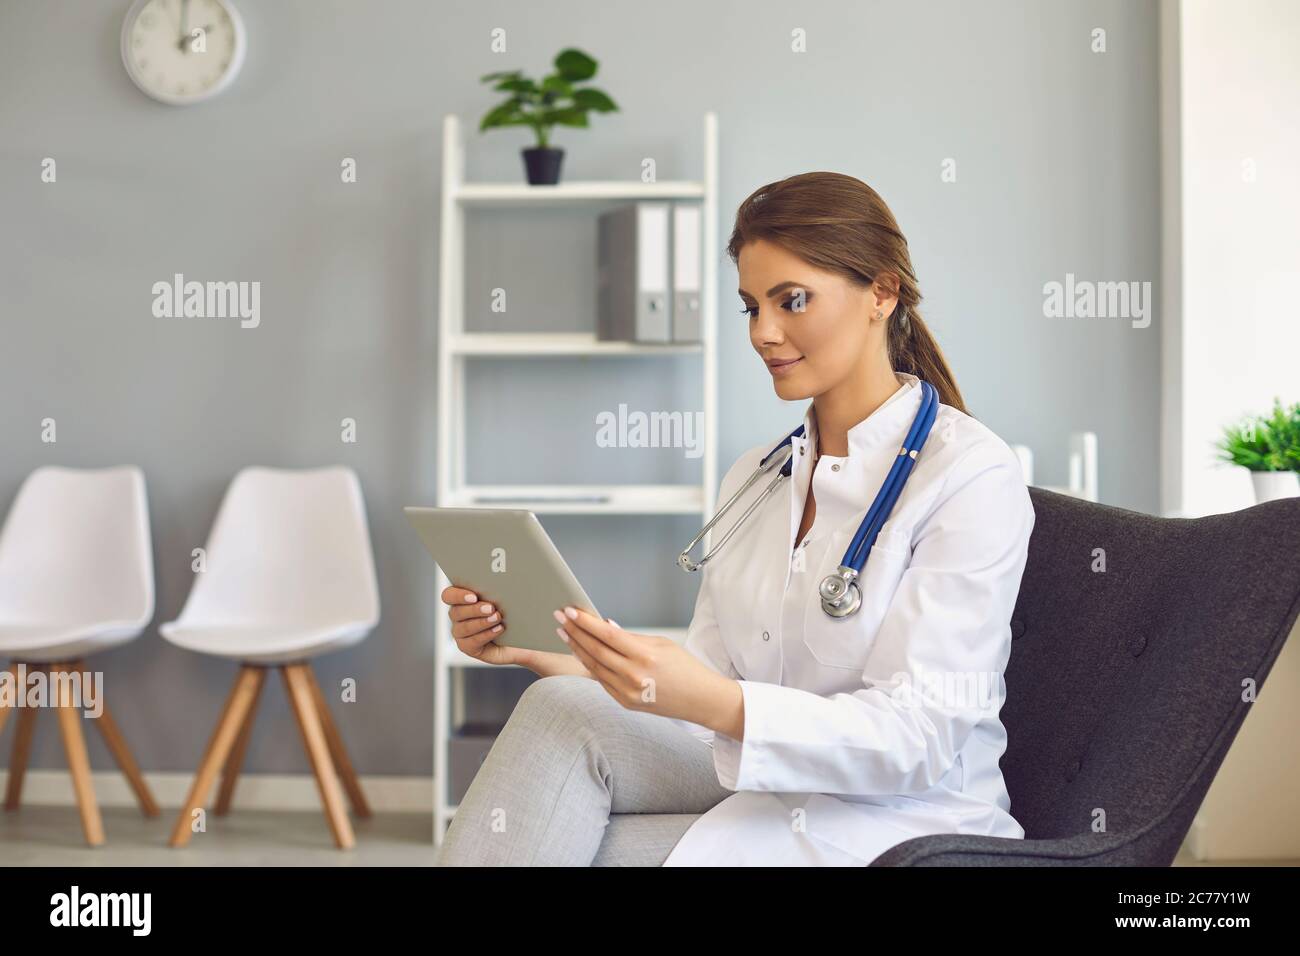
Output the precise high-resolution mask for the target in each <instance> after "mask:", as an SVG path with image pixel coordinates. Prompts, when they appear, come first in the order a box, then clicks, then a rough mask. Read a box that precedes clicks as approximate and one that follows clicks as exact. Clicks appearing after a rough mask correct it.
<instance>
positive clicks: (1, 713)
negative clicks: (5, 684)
mask: <svg viewBox="0 0 1300 956" xmlns="http://www.w3.org/2000/svg"><path fill="white" fill-rule="evenodd" d="M5 671H6V672H8V674H9V675H10V680H12V681H13V683H14V687H15V689H16V692H17V693H22V688H20V687H18V665H17V664H10V665H9V666H8V667H6V668H5ZM16 709H17V708H16V707H0V734H2V733H4V732H5V724H7V723H8V722H9V711H11V710H16Z"/></svg>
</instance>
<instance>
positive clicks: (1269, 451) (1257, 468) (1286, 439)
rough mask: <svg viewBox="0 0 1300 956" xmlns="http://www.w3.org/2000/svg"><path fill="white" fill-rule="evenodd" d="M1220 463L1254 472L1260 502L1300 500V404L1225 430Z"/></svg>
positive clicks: (1277, 402) (1279, 405) (1276, 401)
mask: <svg viewBox="0 0 1300 956" xmlns="http://www.w3.org/2000/svg"><path fill="white" fill-rule="evenodd" d="M1217 447H1218V449H1219V453H1220V460H1222V461H1227V462H1231V463H1232V464H1234V465H1241V466H1243V467H1245V468H1248V469H1250V477H1251V481H1252V482H1253V483H1254V486H1255V500H1256V501H1257V502H1264V501H1272V500H1274V499H1276V498H1295V497H1300V402H1297V403H1296V404H1295V405H1292V406H1291V407H1290V408H1284V407H1283V406H1282V402H1281V401H1280V400H1279V399H1277V398H1274V399H1273V411H1272V413H1271V414H1269V415H1268V416H1262V415H1261V416H1252V417H1248V418H1247V419H1246V420H1245V421H1244V422H1242V423H1241V424H1238V425H1230V426H1228V427H1227V428H1225V429H1224V433H1223V438H1221V439H1220V440H1219V443H1218V446H1217Z"/></svg>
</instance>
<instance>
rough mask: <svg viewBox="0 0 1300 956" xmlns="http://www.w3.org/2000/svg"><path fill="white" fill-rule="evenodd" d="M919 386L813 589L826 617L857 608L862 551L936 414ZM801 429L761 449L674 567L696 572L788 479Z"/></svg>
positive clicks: (934, 402)
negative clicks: (906, 421) (743, 499)
mask: <svg viewBox="0 0 1300 956" xmlns="http://www.w3.org/2000/svg"><path fill="white" fill-rule="evenodd" d="M917 381H918V382H920V379H917ZM920 385H921V405H920V408H919V409H918V410H917V413H916V418H915V419H914V420H913V421H912V427H911V428H909V429H908V431H907V437H906V438H904V439H903V444H902V447H900V448H899V449H898V455H897V456H895V458H894V463H893V465H892V466H890V469H889V474H888V475H886V476H885V481H884V483H883V484H882V485H881V486H880V491H878V492H877V493H876V498H875V500H874V501H873V502H872V503H871V507H870V508H868V509H867V512H866V514H865V515H864V516H863V518H862V523H861V524H860V525H859V526H858V531H857V534H855V535H854V536H853V540H852V541H850V542H849V546H848V548H847V549H846V550H845V552H844V557H843V559H842V560H841V561H840V564H839V567H837V568H836V569H835V573H834V574H828V575H826V577H824V578H822V581H821V584H819V585H818V586H817V593H818V594H819V595H820V596H821V601H822V610H823V611H824V612H825V613H826V615H827V616H828V617H833V618H841V617H849V616H850V615H852V614H856V613H857V610H858V608H859V607H861V606H862V591H861V589H860V588H859V587H858V585H857V582H856V579H857V577H858V575H860V574H861V573H862V569H863V567H864V566H865V565H866V562H867V555H868V554H869V553H870V551H871V546H872V545H873V544H874V543H875V540H876V535H878V534H879V533H880V529H881V528H882V527H883V526H884V524H885V521H886V520H888V518H889V515H890V512H891V511H892V510H893V507H894V502H896V501H897V500H898V496H899V495H900V494H901V493H902V491H903V486H904V485H905V484H906V483H907V478H908V476H909V475H910V474H911V472H912V467H913V466H914V465H915V464H916V456H917V455H918V454H919V453H920V451H921V448H922V446H924V445H925V440H926V439H927V438H928V437H929V435H930V429H931V427H932V426H933V425H934V420H935V418H936V417H937V416H938V414H939V393H938V392H936V391H935V390H934V386H933V385H931V384H930V383H929V382H920ZM803 433H804V427H803V426H802V425H800V426H799V427H798V428H796V429H795V430H794V431H792V432H791V433H790V434H788V435H786V436H785V440H784V441H782V442H781V444H779V445H777V446H776V447H775V448H773V449H772V450H771V451H770V452H768V453H767V455H766V456H765V457H764V458H763V459H762V460H761V461H760V462H759V465H758V467H757V468H756V469H754V473H753V474H752V475H750V476H749V478H748V479H746V481H745V483H744V484H743V485H741V486H740V490H739V491H737V492H736V493H735V494H734V495H732V496H731V497H730V498H729V499H728V500H727V503H726V504H724V505H723V506H722V509H721V510H720V511H719V512H718V513H717V514H716V515H714V517H713V520H712V521H710V522H709V523H708V524H706V525H705V526H704V527H703V528H702V529H701V530H700V533H699V534H697V535H696V536H695V537H694V538H692V539H691V543H690V544H688V545H687V546H686V550H685V551H683V552H682V553H681V554H680V555H679V556H678V558H677V565H678V567H680V568H681V569H682V570H683V571H698V570H699V569H700V568H702V567H703V566H704V565H705V563H706V562H708V561H709V559H710V558H712V557H713V556H714V555H715V554H717V553H718V551H719V549H720V548H721V547H722V546H723V545H724V544H726V543H727V539H728V538H730V537H731V536H732V535H733V534H735V533H736V529H737V528H739V527H740V526H741V525H742V524H744V523H745V519H746V518H748V517H749V516H750V514H751V513H752V512H753V511H754V509H755V508H757V507H758V506H759V505H761V504H762V503H763V501H764V500H765V499H766V498H767V497H768V496H769V495H771V494H772V492H773V491H775V490H776V488H777V486H778V485H779V484H780V483H781V481H782V479H784V478H788V477H790V474H791V470H792V468H791V466H792V465H793V458H794V445H793V444H792V443H791V442H792V440H793V439H794V438H795V436H797V435H799V436H801V435H803ZM778 467H779V468H780V470H779V471H778V472H777V473H776V477H774V478H773V479H772V481H771V482H770V483H769V484H768V486H767V488H765V489H764V490H763V493H762V494H761V495H759V496H758V498H757V500H755V501H754V503H753V504H751V505H750V506H749V507H748V508H746V509H745V512H744V514H742V515H741V516H740V520H739V521H737V522H736V523H735V524H733V525H732V526H731V527H730V528H728V529H727V533H726V534H725V535H723V537H722V540H721V541H719V542H718V543H717V544H716V545H715V546H714V547H713V548H712V550H710V551H709V552H708V553H707V554H706V555H704V557H702V558H700V560H699V561H692V560H691V557H690V553H691V549H692V548H694V547H695V545H696V544H697V543H698V542H699V540H700V539H701V538H703V537H704V536H705V535H706V534H707V533H708V532H709V529H710V528H712V527H713V526H714V525H715V524H717V523H718V521H719V520H720V519H721V518H722V516H723V515H724V514H726V513H727V512H728V511H730V510H731V506H732V505H734V504H735V503H736V502H737V501H738V500H739V499H740V496H741V495H743V494H744V493H745V492H746V491H748V490H749V488H750V486H751V485H753V484H754V482H756V481H758V479H759V478H761V477H762V476H763V475H765V474H767V473H768V472H770V471H772V470H773V469H775V468H778ZM787 557H788V555H787Z"/></svg>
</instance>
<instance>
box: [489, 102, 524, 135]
mask: <svg viewBox="0 0 1300 956" xmlns="http://www.w3.org/2000/svg"><path fill="white" fill-rule="evenodd" d="M526 122H527V119H526V118H525V117H524V116H523V114H522V113H520V112H519V104H518V103H516V102H515V101H514V100H507V101H506V102H504V103H502V104H501V105H500V106H496V107H494V108H493V109H491V110H489V111H488V112H487V114H486V115H485V116H484V117H483V119H482V121H480V122H479V124H478V129H479V132H480V133H481V132H483V130H485V129H492V128H495V127H500V126H519V125H521V124H523V123H526Z"/></svg>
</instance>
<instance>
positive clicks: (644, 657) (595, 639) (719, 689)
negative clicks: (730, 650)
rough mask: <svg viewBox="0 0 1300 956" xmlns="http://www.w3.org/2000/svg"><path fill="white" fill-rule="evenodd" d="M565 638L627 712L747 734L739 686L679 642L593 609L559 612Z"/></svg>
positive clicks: (735, 734) (737, 736)
mask: <svg viewBox="0 0 1300 956" xmlns="http://www.w3.org/2000/svg"><path fill="white" fill-rule="evenodd" d="M555 619H556V620H557V621H559V622H560V624H561V626H560V627H557V628H556V629H555V630H556V633H557V634H559V635H560V638H561V639H562V640H564V641H566V642H567V643H568V645H569V648H570V649H571V650H572V651H573V656H574V657H575V658H577V659H578V660H579V661H581V662H582V665H583V666H584V667H585V668H586V669H587V671H588V673H590V674H591V676H592V677H594V678H595V679H596V680H598V681H600V683H601V686H603V687H604V688H605V690H606V691H608V692H609V694H610V696H611V697H613V698H614V699H615V700H616V701H618V702H619V703H620V704H622V705H623V706H624V707H626V708H627V709H628V710H640V711H646V712H648V713H651V714H659V715H660V716H661V717H676V718H679V719H681V720H688V721H691V722H692V723H696V724H699V725H700V726H702V727H708V728H710V729H711V730H714V731H716V732H718V733H722V734H726V735H727V736H728V737H732V738H734V739H736V740H740V739H742V738H743V736H744V728H745V710H744V706H745V704H744V696H743V695H742V694H741V691H740V684H739V683H737V682H736V681H734V680H731V679H730V678H728V677H724V676H722V675H721V674H719V673H718V672H717V671H715V670H713V669H712V668H710V667H708V666H707V665H706V664H704V663H703V662H702V661H700V660H699V659H698V658H696V657H695V656H694V655H692V654H691V652H690V651H688V650H686V648H684V647H682V646H681V645H680V644H678V643H677V642H676V641H673V640H670V639H669V638H666V637H657V636H655V635H651V634H634V633H632V632H631V631H625V630H623V629H622V628H621V627H619V626H618V624H617V623H615V622H613V621H604V620H601V619H600V618H599V617H597V616H596V615H594V614H592V613H591V612H590V611H584V610H580V609H578V608H572V607H566V608H564V609H563V610H562V611H556V612H555Z"/></svg>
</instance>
